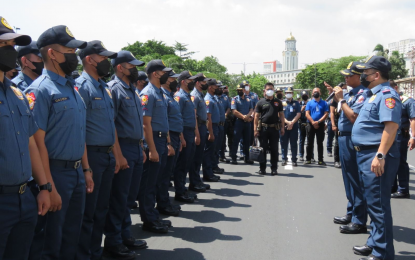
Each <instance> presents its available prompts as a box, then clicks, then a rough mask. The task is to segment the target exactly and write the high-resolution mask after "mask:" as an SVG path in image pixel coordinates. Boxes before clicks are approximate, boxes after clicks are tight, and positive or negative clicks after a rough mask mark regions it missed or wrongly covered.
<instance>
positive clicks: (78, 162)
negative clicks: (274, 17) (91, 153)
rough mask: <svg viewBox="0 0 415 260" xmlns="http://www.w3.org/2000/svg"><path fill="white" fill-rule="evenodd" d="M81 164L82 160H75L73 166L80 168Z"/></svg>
mask: <svg viewBox="0 0 415 260" xmlns="http://www.w3.org/2000/svg"><path fill="white" fill-rule="evenodd" d="M79 166H81V160H79V161H76V162H75V165H74V166H73V167H74V168H75V169H78V168H79Z"/></svg>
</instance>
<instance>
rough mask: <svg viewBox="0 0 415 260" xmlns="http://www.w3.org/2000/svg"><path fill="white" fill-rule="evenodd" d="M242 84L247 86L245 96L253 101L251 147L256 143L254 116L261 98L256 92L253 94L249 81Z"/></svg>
mask: <svg viewBox="0 0 415 260" xmlns="http://www.w3.org/2000/svg"><path fill="white" fill-rule="evenodd" d="M242 83H244V85H245V91H244V92H245V95H246V96H248V97H249V99H250V100H251V101H252V111H253V113H252V115H251V117H252V122H251V134H250V138H249V145H251V144H252V142H253V141H254V114H255V106H256V104H257V103H258V101H259V97H258V95H257V94H256V93H255V92H251V85H250V84H249V81H243V82H242Z"/></svg>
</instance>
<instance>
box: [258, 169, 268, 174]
mask: <svg viewBox="0 0 415 260" xmlns="http://www.w3.org/2000/svg"><path fill="white" fill-rule="evenodd" d="M258 174H261V175H265V174H267V172H266V171H265V170H259V172H258Z"/></svg>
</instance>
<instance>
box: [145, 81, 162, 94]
mask: <svg viewBox="0 0 415 260" xmlns="http://www.w3.org/2000/svg"><path fill="white" fill-rule="evenodd" d="M147 87H149V88H152V89H154V91H155V92H156V93H157V94H160V93H161V88H162V87H160V88H158V87H156V86H154V85H153V84H151V82H149V83H148V85H147Z"/></svg>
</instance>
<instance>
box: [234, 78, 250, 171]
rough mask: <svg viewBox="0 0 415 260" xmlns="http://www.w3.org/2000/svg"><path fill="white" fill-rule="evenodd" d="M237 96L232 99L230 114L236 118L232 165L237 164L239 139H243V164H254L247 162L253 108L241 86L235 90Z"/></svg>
mask: <svg viewBox="0 0 415 260" xmlns="http://www.w3.org/2000/svg"><path fill="white" fill-rule="evenodd" d="M236 91H237V92H238V96H236V97H234V98H233V99H232V102H231V109H232V113H233V114H234V116H235V117H236V122H235V127H234V136H233V144H232V150H231V158H232V164H238V162H237V161H236V151H237V149H238V144H239V141H240V140H241V137H242V139H243V142H244V144H243V148H244V151H243V153H244V155H245V158H244V159H245V163H247V164H253V163H254V162H253V161H251V160H249V136H250V131H251V128H250V122H251V121H252V117H251V115H252V113H253V107H252V102H251V100H250V99H249V97H247V96H245V94H244V89H243V87H242V86H241V85H239V86H238V88H237V89H236Z"/></svg>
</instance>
